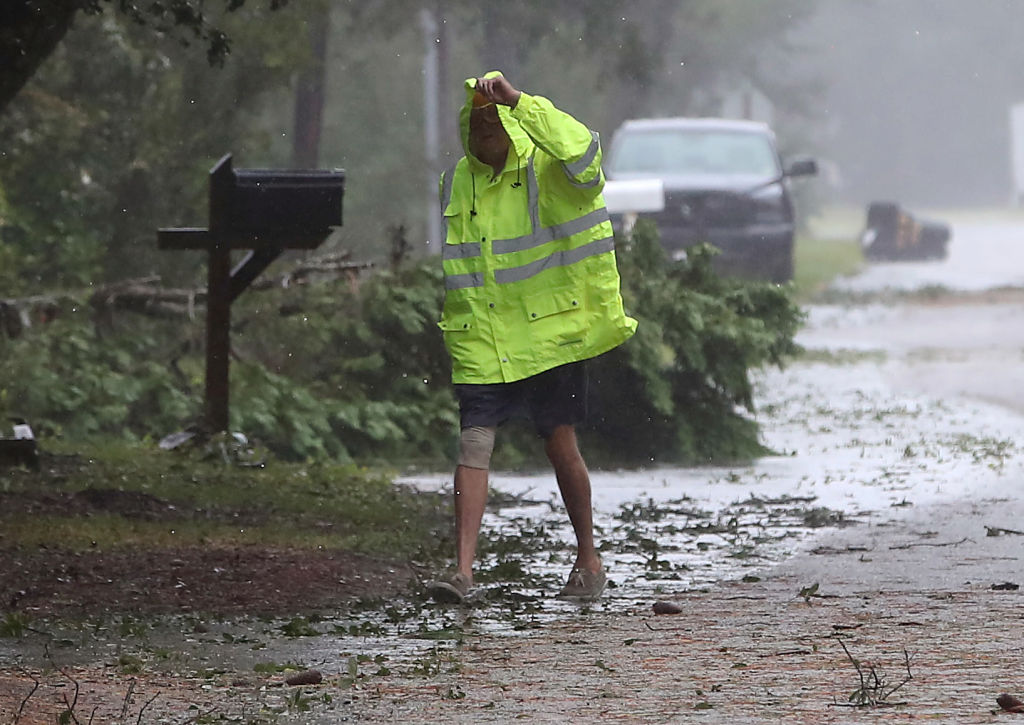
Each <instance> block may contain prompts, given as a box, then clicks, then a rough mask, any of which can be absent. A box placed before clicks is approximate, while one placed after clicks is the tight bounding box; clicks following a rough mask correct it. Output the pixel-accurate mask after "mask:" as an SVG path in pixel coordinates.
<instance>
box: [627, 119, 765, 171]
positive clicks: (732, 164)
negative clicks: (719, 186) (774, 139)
mask: <svg viewBox="0 0 1024 725" xmlns="http://www.w3.org/2000/svg"><path fill="white" fill-rule="evenodd" d="M618 141H619V143H618V144H617V147H616V149H615V155H614V159H612V164H611V173H612V174H613V175H620V174H645V175H660V174H672V175H705V174H727V175H731V174H742V175H751V176H777V175H778V174H779V172H780V169H779V162H778V158H777V156H776V154H775V150H774V148H773V147H772V145H771V142H770V141H769V139H768V138H766V137H765V136H763V135H761V134H756V133H747V132H743V131H708V130H695V129H687V130H680V129H658V130H653V129H652V130H649V131H637V132H633V133H628V134H623V135H622V138H620V139H619V140H618Z"/></svg>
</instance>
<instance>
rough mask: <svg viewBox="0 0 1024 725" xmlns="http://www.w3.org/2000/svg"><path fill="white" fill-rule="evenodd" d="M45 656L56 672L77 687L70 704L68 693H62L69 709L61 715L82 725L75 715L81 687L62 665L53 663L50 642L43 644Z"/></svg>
mask: <svg viewBox="0 0 1024 725" xmlns="http://www.w3.org/2000/svg"><path fill="white" fill-rule="evenodd" d="M43 656H44V657H45V658H46V661H47V662H49V663H50V664H51V665H52V666H53V668H54V669H55V670H57V671H58V672H60V673H61V674H62V675H64V677H66V678H67V679H68V681H69V682H70V683H71V684H72V685H74V686H75V696H74V697H73V698H71V702H68V696H67V693H62V694H61V697H62V698H63V700H64V704H65V705H67V708H68V709H67V711H66V713H61V715H64V714H67V715H68V717H70V718H71V720H72V722H74V723H75V725H82V723H81V722H80V721H79V719H78V717H77V716H76V715H75V707H76V706H77V705H78V693H79V690H80V689H81V688H80V687H79V685H78V680H76V679H75V678H74V677H72V676H71V675H69V674H68V672H67V670H65V669H64V668H63V667H61V666H60V665H58V664H57V663H56V662H54V661H53V655H51V654H50V643H49V642H46V643H44V644H43Z"/></svg>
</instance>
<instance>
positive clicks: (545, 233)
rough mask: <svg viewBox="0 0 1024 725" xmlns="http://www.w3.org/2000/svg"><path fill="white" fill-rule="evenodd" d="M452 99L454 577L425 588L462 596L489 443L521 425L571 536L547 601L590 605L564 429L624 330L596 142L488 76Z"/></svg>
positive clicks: (583, 524)
mask: <svg viewBox="0 0 1024 725" xmlns="http://www.w3.org/2000/svg"><path fill="white" fill-rule="evenodd" d="M465 88H466V103H465V105H464V106H463V108H462V110H461V112H460V114H459V127H460V130H461V139H462V145H463V149H464V150H465V156H464V157H463V158H462V159H460V160H459V162H458V163H457V164H455V166H454V167H452V168H451V169H449V170H447V171H446V172H445V173H444V174H443V175H442V177H441V213H442V215H443V217H444V229H445V232H444V237H445V238H444V244H443V245H442V246H443V249H442V264H443V266H444V276H445V302H444V310H443V313H442V316H441V322H440V323H439V326H440V327H441V329H442V330H443V334H444V339H445V345H446V346H447V348H448V351H449V353H450V354H451V359H452V382H453V383H454V384H455V392H456V395H457V397H458V399H459V413H460V417H461V429H462V432H461V437H460V446H459V460H458V466H457V467H456V469H455V535H456V555H457V570H456V572H455V573H454V574H452V575H451V576H450V577H448V578H447V579H443V580H440V581H435V582H431V584H430V585H429V587H428V589H429V591H430V593H431V595H432V596H433V597H434V598H435V599H437V600H438V601H445V602H461V601H462V600H463V599H464V598H465V596H466V595H467V593H468V592H469V590H470V589H471V587H472V585H473V560H474V558H475V556H476V544H477V537H478V534H479V530H480V522H481V519H482V517H483V513H484V506H485V504H486V501H487V473H488V469H489V466H490V456H491V451H492V450H493V447H494V438H495V432H496V429H497V427H498V426H499V425H501V424H502V423H504V422H506V421H507V420H508V419H510V418H512V417H515V416H517V415H523V414H525V415H526V416H528V417H530V418H531V419H532V421H533V424H534V426H535V428H536V430H537V433H538V434H539V435H540V436H541V437H542V438H543V439H544V445H545V452H546V453H547V456H548V459H549V460H550V461H551V463H552V466H553V467H554V470H555V477H556V479H557V481H558V487H559V490H560V491H561V494H562V500H563V501H564V502H565V507H566V510H567V512H568V515H569V520H570V522H571V523H572V526H573V530H574V532H575V534H576V541H577V554H576V562H575V565H574V566H573V568H572V571H571V572H570V574H569V577H568V581H567V582H566V584H565V586H564V587H563V588H562V591H561V592H560V594H559V596H561V597H563V598H568V599H579V600H589V599H594V598H596V597H597V596H599V595H600V594H601V592H602V590H603V589H604V586H605V572H604V567H603V565H602V563H601V558H600V556H599V555H598V553H597V550H596V548H595V546H594V535H593V516H592V510H591V496H590V477H589V474H588V473H587V467H586V464H585V463H584V461H583V458H582V456H581V455H580V452H579V449H578V447H577V444H576V433H575V428H574V426H575V424H576V423H579V422H580V421H581V420H582V419H583V415H584V411H585V407H584V406H585V394H586V389H585V388H586V374H585V370H584V362H583V361H585V360H587V359H588V358H592V357H595V356H596V355H600V354H601V353H604V352H607V351H608V350H611V349H612V348H614V347H616V346H618V345H620V344H621V343H623V342H624V341H625V340H627V339H628V338H629V337H630V336H632V334H633V333H634V331H635V330H636V324H637V323H636V320H634V319H632V318H629V317H627V316H626V315H625V313H624V312H623V308H622V297H621V295H620V293H619V273H618V269H617V267H616V265H615V251H614V243H613V238H612V227H611V223H610V222H609V220H608V212H607V210H606V209H605V206H604V200H603V198H602V197H601V189H602V187H603V186H604V175H603V173H602V170H601V148H600V144H599V142H598V136H597V134H596V133H594V132H592V131H590V130H589V129H588V128H587V127H586V126H584V125H583V124H581V123H580V122H579V121H577V120H576V119H574V118H573V117H572V116H570V115H568V114H566V113H563V112H562V111H559V110H558V109H556V108H555V107H554V106H553V105H552V104H551V102H550V101H549V100H547V99H546V98H542V97H540V96H532V95H530V94H527V93H523V92H521V91H518V90H516V89H515V88H514V87H513V86H512V84H511V83H509V82H508V81H507V80H506V79H505V78H504V76H502V74H501V73H500V72H498V71H492V72H490V73H488V74H487V75H485V76H484V77H483V78H470V79H467V80H466V83H465Z"/></svg>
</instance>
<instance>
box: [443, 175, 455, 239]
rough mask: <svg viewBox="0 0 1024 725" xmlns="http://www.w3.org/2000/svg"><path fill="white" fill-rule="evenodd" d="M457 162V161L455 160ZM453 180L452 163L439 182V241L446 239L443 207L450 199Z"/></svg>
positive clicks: (446, 227) (445, 220)
mask: <svg viewBox="0 0 1024 725" xmlns="http://www.w3.org/2000/svg"><path fill="white" fill-rule="evenodd" d="M456 163H457V162H456ZM454 180H455V164H452V165H451V166H449V167H448V168H447V169H445V172H444V179H443V180H442V182H441V243H442V244H443V243H444V242H445V241H446V240H447V239H448V217H446V216H445V215H444V211H445V209H447V208H448V204H450V203H451V200H452V182H453V181H454Z"/></svg>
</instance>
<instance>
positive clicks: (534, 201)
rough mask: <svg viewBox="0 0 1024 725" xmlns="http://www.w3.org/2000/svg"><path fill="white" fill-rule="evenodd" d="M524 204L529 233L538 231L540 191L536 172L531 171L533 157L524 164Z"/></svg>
mask: <svg viewBox="0 0 1024 725" xmlns="http://www.w3.org/2000/svg"><path fill="white" fill-rule="evenodd" d="M526 203H527V205H528V206H529V208H530V233H531V234H533V233H534V232H536V231H537V230H538V229H540V190H539V189H538V187H537V172H536V171H534V169H533V156H531V157H530V160H529V161H527V162H526Z"/></svg>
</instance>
